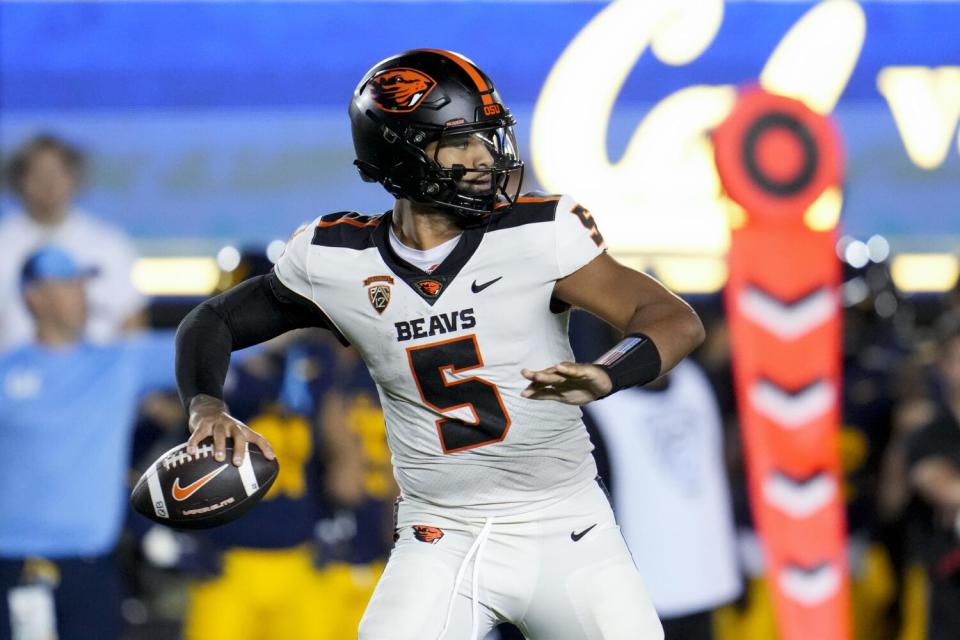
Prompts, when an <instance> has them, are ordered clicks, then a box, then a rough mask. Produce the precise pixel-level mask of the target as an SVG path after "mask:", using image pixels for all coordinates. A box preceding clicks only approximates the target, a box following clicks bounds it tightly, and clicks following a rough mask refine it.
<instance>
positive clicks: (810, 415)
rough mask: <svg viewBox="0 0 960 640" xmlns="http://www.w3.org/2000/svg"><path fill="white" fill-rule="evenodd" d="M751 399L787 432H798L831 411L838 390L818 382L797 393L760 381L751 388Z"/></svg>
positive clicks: (752, 402) (822, 381)
mask: <svg viewBox="0 0 960 640" xmlns="http://www.w3.org/2000/svg"><path fill="white" fill-rule="evenodd" d="M748 396H749V401H750V404H751V406H753V408H754V409H755V410H756V411H758V412H759V413H761V414H762V415H764V416H766V417H767V418H769V419H771V420H773V421H774V422H777V423H778V424H780V425H783V426H784V427H786V428H788V429H796V428H798V427H802V426H803V425H805V424H807V423H809V422H810V421H811V420H814V419H816V418H819V417H820V416H822V415H823V414H825V413H826V412H828V411H830V410H831V409H832V408H833V406H834V402H835V400H836V390H835V389H834V386H833V385H832V384H830V383H829V382H828V381H826V380H818V381H817V382H814V383H813V384H810V385H808V386H806V387H804V388H803V389H801V390H799V391H796V392H790V391H787V390H786V389H784V388H783V387H781V386H779V385H777V384H775V383H773V382H771V381H769V380H757V381H755V382H754V383H753V384H752V385H751V386H750V391H749V393H748Z"/></svg>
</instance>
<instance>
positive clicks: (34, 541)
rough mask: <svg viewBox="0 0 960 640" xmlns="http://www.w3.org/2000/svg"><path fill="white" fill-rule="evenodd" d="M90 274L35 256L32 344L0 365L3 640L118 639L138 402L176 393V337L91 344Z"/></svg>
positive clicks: (26, 295)
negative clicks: (37, 630) (121, 545)
mask: <svg viewBox="0 0 960 640" xmlns="http://www.w3.org/2000/svg"><path fill="white" fill-rule="evenodd" d="M90 275H91V274H90V273H87V272H85V271H84V270H82V269H80V268H79V267H78V265H77V263H76V262H75V261H74V259H73V258H72V257H71V256H70V255H69V254H68V253H66V252H65V251H64V250H62V249H60V248H58V247H55V246H46V247H43V248H41V249H39V250H38V251H37V252H35V253H34V254H33V255H31V256H30V257H29V258H28V260H27V261H26V263H25V264H24V267H23V270H22V273H21V287H20V289H21V293H22V295H23V299H24V302H25V303H26V305H27V307H28V309H29V310H30V313H31V315H32V316H33V317H34V320H35V323H36V331H37V333H36V339H35V341H34V342H32V343H30V344H27V345H24V346H22V347H18V348H15V349H13V350H10V351H7V352H4V353H2V354H0V451H3V452H5V454H6V456H7V462H5V463H4V464H0V639H2V638H5V637H10V636H8V635H7V634H12V635H13V636H17V635H19V634H21V633H22V632H23V629H26V628H27V627H24V625H33V624H35V623H36V622H37V620H39V619H44V620H46V619H49V624H50V625H53V626H54V629H55V630H56V631H57V632H58V635H59V638H61V640H69V639H70V638H98V639H103V640H109V639H110V638H116V637H118V635H119V631H120V624H119V620H120V618H119V603H120V592H119V587H118V581H117V574H116V570H115V567H114V565H113V560H112V557H111V552H112V550H113V548H114V546H115V544H116V542H117V539H118V536H119V534H120V530H121V528H122V525H123V521H124V516H125V509H126V495H127V490H128V488H127V476H126V474H127V471H128V468H129V464H128V462H129V457H130V444H131V432H132V429H133V425H134V423H135V417H136V412H137V408H138V405H139V402H140V399H141V398H142V397H143V395H144V394H145V393H147V392H149V391H153V390H159V389H164V388H173V386H174V384H175V377H174V336H173V332H168V333H160V332H144V333H142V334H139V335H134V336H131V337H129V338H126V339H123V340H121V341H118V342H115V343H113V344H108V345H94V344H90V343H87V342H86V341H84V339H83V333H84V327H85V326H86V317H87V301H86V289H85V288H86V279H87V277H88V276H90ZM41 583H42V586H43V588H44V589H45V591H44V590H43V589H41V590H38V585H40V584H41ZM44 594H47V595H46V596H45V595H44Z"/></svg>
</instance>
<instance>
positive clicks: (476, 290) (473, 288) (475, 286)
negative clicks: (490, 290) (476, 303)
mask: <svg viewBox="0 0 960 640" xmlns="http://www.w3.org/2000/svg"><path fill="white" fill-rule="evenodd" d="M501 278H503V276H500V277H499V278H494V279H493V280H491V281H490V282H484V283H483V284H477V281H476V280H474V281H473V284H472V285H470V291H473V292H474V293H480V292H481V291H483V290H484V289H486V288H487V287H489V286H490V285H492V284H494V283H496V282H499V281H500V279H501Z"/></svg>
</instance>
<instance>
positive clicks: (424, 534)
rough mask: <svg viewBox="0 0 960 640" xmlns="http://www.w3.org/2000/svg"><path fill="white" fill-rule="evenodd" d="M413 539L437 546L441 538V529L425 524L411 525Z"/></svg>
mask: <svg viewBox="0 0 960 640" xmlns="http://www.w3.org/2000/svg"><path fill="white" fill-rule="evenodd" d="M413 537H414V538H416V539H417V540H419V541H420V542H429V543H430V544H437V541H438V540H439V539H440V538H442V537H443V529H440V528H437V527H431V526H428V525H425V524H415V525H413Z"/></svg>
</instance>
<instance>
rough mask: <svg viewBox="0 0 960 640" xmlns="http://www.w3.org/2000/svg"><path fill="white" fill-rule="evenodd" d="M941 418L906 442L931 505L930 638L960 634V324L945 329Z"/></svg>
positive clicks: (927, 555)
mask: <svg viewBox="0 0 960 640" xmlns="http://www.w3.org/2000/svg"><path fill="white" fill-rule="evenodd" d="M941 329H942V331H943V333H942V334H941V336H940V340H939V351H938V362H937V365H938V366H937V373H938V376H937V378H938V380H937V381H938V383H939V389H938V390H939V394H938V396H939V397H938V398H937V411H936V417H935V418H933V420H931V421H930V422H929V423H928V424H927V425H925V426H924V427H922V428H921V429H919V430H918V431H917V432H916V433H914V434H913V435H912V436H911V437H910V439H909V441H908V444H907V458H908V461H909V470H910V471H909V477H910V480H911V484H912V485H913V487H914V488H915V489H916V491H917V493H918V495H919V497H920V499H921V500H922V501H923V502H924V504H925V505H926V507H927V509H926V512H925V514H924V516H925V517H924V518H923V520H922V528H921V530H920V532H919V535H920V540H919V542H920V544H919V549H920V550H921V552H922V554H923V560H924V562H925V565H926V567H927V572H928V576H929V612H928V631H929V640H947V639H950V640H955V639H956V638H960V325H958V324H955V323H954V324H952V325H948V326H945V327H942V328H941Z"/></svg>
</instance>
